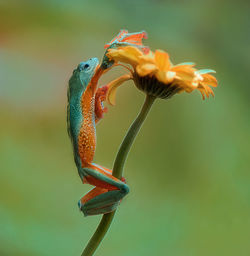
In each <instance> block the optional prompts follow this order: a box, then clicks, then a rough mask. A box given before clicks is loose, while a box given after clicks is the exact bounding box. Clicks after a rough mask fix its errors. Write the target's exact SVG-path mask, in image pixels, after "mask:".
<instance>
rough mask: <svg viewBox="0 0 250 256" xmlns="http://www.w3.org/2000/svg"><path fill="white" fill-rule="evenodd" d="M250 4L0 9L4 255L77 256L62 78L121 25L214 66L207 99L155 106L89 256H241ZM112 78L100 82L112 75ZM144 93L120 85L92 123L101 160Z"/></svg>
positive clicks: (93, 220) (53, 4) (108, 157)
mask: <svg viewBox="0 0 250 256" xmlns="http://www.w3.org/2000/svg"><path fill="white" fill-rule="evenodd" d="M249 10H250V5H249V2H247V1H244V0H238V1H226V0H220V1H218V0H209V1H198V0H193V1H184V0H179V1H163V0H162V1H160V0H158V1H156V0H154V1H153V0H151V1H150V0H144V1H143V0H137V1H132V0H129V1H121V0H119V1H115V0H111V1H101V0H100V1H96V0H92V1H84V0H81V1H77V0H75V1H62V0H44V1H42V0H37V1H24V0H22V1H20V0H19V1H18V0H16V1H13V0H8V1H0V124H1V126H0V131H1V132H0V171H1V172H0V255H1V256H2V255H3V256H5V255H16V256H19V255H20V256H21V255H25V256H30V255H35V256H46V255H65V256H66V255H67V256H68V255H80V254H81V252H82V250H83V248H84V246H85V245H86V243H87V241H88V239H89V238H90V236H91V235H92V234H93V232H94V230H95V228H96V226H97V225H98V223H99V221H100V216H95V217H87V218H84V217H83V215H82V214H81V213H80V212H79V210H78V207H77V201H78V199H79V198H80V197H81V196H82V195H84V194H85V193H86V192H87V191H88V190H89V189H90V188H91V187H90V186H88V185H82V184H81V181H80V179H79V177H78V174H77V171H76V168H75V165H74V162H73V156H72V149H71V145H70V140H69V139H68V137H67V133H66V112H65V111H66V90H67V81H68V79H69V77H70V75H71V73H72V70H73V69H74V68H75V66H76V65H77V64H78V63H79V62H80V61H83V60H86V59H88V58H90V57H93V56H95V57H98V58H99V59H101V58H102V55H103V53H104V49H103V46H104V44H105V43H107V42H109V41H110V40H111V39H112V38H113V37H114V36H115V35H116V34H117V33H118V32H119V30H120V29H121V28H126V29H128V30H129V31H131V32H135V31H140V30H146V31H147V32H148V35H149V39H148V40H147V41H146V43H145V44H146V45H150V47H151V48H152V49H156V48H161V49H165V50H167V51H168V52H169V53H170V55H171V58H172V61H173V62H174V63H179V62H184V61H194V62H196V63H198V67H199V68H212V69H215V70H216V71H217V75H216V77H217V78H218V81H219V86H218V88H216V89H215V98H210V99H208V100H206V101H202V99H201V96H200V94H199V93H198V92H193V93H192V94H184V93H183V94H181V95H177V96H174V97H173V98H172V99H171V100H168V101H164V100H158V101H157V102H156V104H155V105H154V107H153V109H152V111H151V113H150V115H149V117H148V118H147V120H146V122H145V125H144V127H143V128H142V130H141V133H140V134H139V136H138V138H137V140H136V142H135V144H134V146H133V148H132V151H131V153H130V155H129V158H128V161H127V164H126V168H125V177H126V179H127V182H128V184H129V186H130V189H131V192H130V194H129V195H128V196H127V197H126V198H125V199H124V200H123V202H122V204H121V206H120V207H119V210H118V212H117V214H116V216H115V219H114V222H113V224H112V226H111V229H110V231H109V232H108V235H107V236H106V237H105V240H104V241H103V243H102V245H101V246H100V248H99V249H98V251H97V253H96V255H97V256H98V255H99V256H100V255H109V256H113V255H119V256H131V255H136V256H142V255H143V256H149V255H169V256H170V255H171V256H200V255H202V256H206V255H207V256H211V255H214V256H222V255H223V256H224V255H227V256H234V255H238V256H247V255H250V243H249V237H250V168H249V164H250V149H249V142H250V129H249V128H250V118H249V117H250V115H249V114H250V113H249V93H250V89H249V88H250V87H249V82H250V72H249V67H250V33H249V28H250V21H249ZM120 72H121V70H119V69H118V68H117V69H113V70H112V71H111V72H110V73H109V74H107V75H105V76H104V77H103V79H102V81H101V84H103V83H105V82H107V81H109V80H111V79H113V78H115V77H117V75H118V74H120ZM143 98H144V95H143V94H142V93H141V92H139V91H138V90H137V89H136V88H135V87H134V86H133V84H132V83H127V86H123V87H122V88H121V89H120V90H119V92H118V95H117V105H116V106H115V107H110V108H109V113H108V114H107V115H106V117H105V119H104V120H103V121H102V122H101V123H100V124H99V125H98V130H97V135H98V145H97V152H96V159H95V161H96V163H99V164H102V165H104V166H107V167H112V164H113V160H114V158H115V155H116V152H117V149H118V147H119V144H120V142H121V140H122V138H123V136H124V134H125V132H126V130H127V129H128V127H129V125H130V123H131V122H132V120H133V119H134V118H135V116H136V114H137V112H138V110H139V109H140V106H141V105H142V102H143Z"/></svg>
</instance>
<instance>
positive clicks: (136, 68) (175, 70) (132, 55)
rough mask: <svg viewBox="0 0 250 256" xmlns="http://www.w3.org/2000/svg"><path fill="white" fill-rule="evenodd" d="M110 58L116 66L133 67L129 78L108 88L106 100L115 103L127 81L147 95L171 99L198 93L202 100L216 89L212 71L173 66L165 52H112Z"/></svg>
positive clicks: (128, 49) (129, 49)
mask: <svg viewBox="0 0 250 256" xmlns="http://www.w3.org/2000/svg"><path fill="white" fill-rule="evenodd" d="M106 55H107V57H108V58H109V59H110V60H112V61H114V62H122V63H126V64H130V65H131V66H132V67H133V70H132V69H130V68H128V67H126V68H127V69H128V70H129V71H130V74H127V75H123V76H121V77H119V78H117V79H115V80H114V81H112V82H110V83H109V84H108V88H109V89H108V96H107V100H108V102H109V103H110V104H112V105H114V103H115V94H116V89H117V88H118V87H119V86H120V85H121V84H122V83H123V82H125V81H127V80H129V79H133V80H134V82H135V84H136V86H137V87H138V88H139V89H140V90H142V91H144V92H145V93H146V94H148V95H151V96H154V97H158V98H162V99H168V98H170V97H172V96H173V95H174V94H176V93H181V92H184V91H185V92H188V93H190V92H192V91H193V90H195V89H198V90H199V91H200V92H201V94H202V97H203V99H205V95H206V96H207V97H209V95H210V94H211V95H214V93H213V91H212V89H211V88H210V87H209V86H213V87H216V86H217V80H216V78H215V77H214V76H212V75H210V74H209V73H214V72H215V71H213V70H210V69H202V70H197V69H196V68H194V65H195V64H194V63H190V62H186V63H181V64H178V65H173V64H172V62H171V61H170V58H169V55H168V53H166V52H164V51H162V50H156V51H155V52H152V51H149V52H148V53H145V52H143V51H141V50H139V49H138V48H136V47H133V46H125V47H118V48H117V49H109V50H108V52H107V54H106Z"/></svg>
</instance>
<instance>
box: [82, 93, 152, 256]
mask: <svg viewBox="0 0 250 256" xmlns="http://www.w3.org/2000/svg"><path fill="white" fill-rule="evenodd" d="M155 99H156V98H155V97H152V96H149V95H147V96H146V99H145V102H144V104H143V106H142V108H141V111H140V113H139V114H138V116H137V117H136V119H135V121H134V122H133V123H132V125H131V126H130V128H129V130H128V132H127V134H126V136H125V137H124V139H123V141H122V144H121V146H120V148H119V151H118V153H117V155H116V159H115V163H114V167H113V173H112V175H113V176H114V177H116V178H118V179H121V177H122V172H123V167H124V164H125V161H126V159H127V156H128V153H129V150H130V148H131V146H132V144H133V142H134V140H135V138H136V135H137V134H138V132H139V130H140V128H141V126H142V124H143V122H144V120H145V119H146V116H147V114H148V112H149V110H150V109H151V106H152V104H153V103H154V100H155ZM114 215H115V211H113V212H110V213H107V214H104V215H103V217H102V220H101V222H100V224H99V225H98V227H97V229H96V231H95V233H94V235H93V236H92V237H91V239H90V241H89V243H88V244H87V246H86V248H85V249H84V251H83V253H82V256H91V255H93V254H94V252H95V251H96V249H97V247H98V246H99V244H100V243H101V241H102V239H103V237H104V236H105V234H106V232H107V231H108V229H109V227H110V225H111V222H112V220H113V218H114Z"/></svg>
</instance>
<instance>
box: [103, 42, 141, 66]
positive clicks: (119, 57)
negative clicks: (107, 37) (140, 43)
mask: <svg viewBox="0 0 250 256" xmlns="http://www.w3.org/2000/svg"><path fill="white" fill-rule="evenodd" d="M106 55H107V56H108V58H110V59H112V60H114V61H120V62H124V63H128V64H130V65H132V66H135V65H137V64H138V62H139V59H138V57H139V56H141V55H142V52H141V51H140V50H139V49H137V48H136V47H132V46H126V47H119V48H118V49H109V50H108V52H107V54H106Z"/></svg>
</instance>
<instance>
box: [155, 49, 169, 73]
mask: <svg viewBox="0 0 250 256" xmlns="http://www.w3.org/2000/svg"><path fill="white" fill-rule="evenodd" d="M155 62H156V64H157V66H158V67H159V69H160V70H161V71H167V70H168V69H169V68H170V61H169V55H168V54H167V53H166V52H164V51H161V50H156V51H155Z"/></svg>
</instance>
